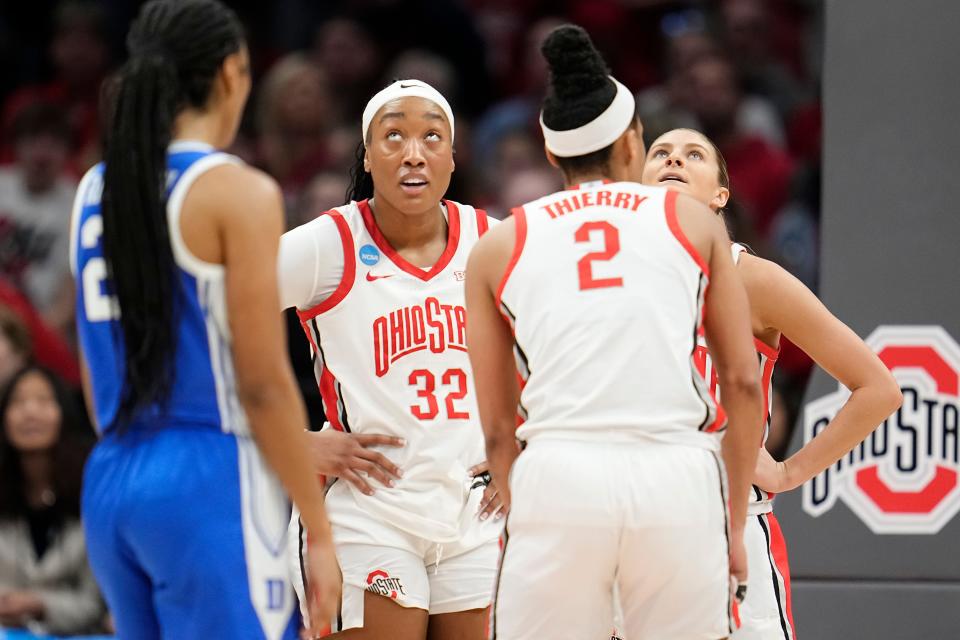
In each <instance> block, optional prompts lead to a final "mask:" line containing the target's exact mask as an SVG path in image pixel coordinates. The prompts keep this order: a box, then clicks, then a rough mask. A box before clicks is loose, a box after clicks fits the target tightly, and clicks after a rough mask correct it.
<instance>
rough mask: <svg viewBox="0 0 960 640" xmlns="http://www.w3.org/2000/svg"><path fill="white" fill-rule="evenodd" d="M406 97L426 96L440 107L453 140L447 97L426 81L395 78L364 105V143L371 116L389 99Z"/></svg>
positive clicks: (451, 111) (451, 114) (450, 110)
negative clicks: (394, 80) (395, 79)
mask: <svg viewBox="0 0 960 640" xmlns="http://www.w3.org/2000/svg"><path fill="white" fill-rule="evenodd" d="M407 97H414V98H426V99H427V100H429V101H430V102H433V103H434V104H436V105H437V106H438V107H440V109H441V110H442V111H443V113H444V115H446V116H447V121H448V122H449V123H450V140H451V142H452V141H453V110H452V109H451V108H450V103H449V102H447V99H446V98H444V97H443V95H442V94H441V93H440V92H439V91H437V90H436V89H434V88H433V87H431V86H430V85H428V84H427V83H426V82H422V81H420V80H397V81H396V82H394V83H393V84H391V85H390V86H389V87H387V88H386V89H383V90H381V91H380V92H379V93H377V94H376V95H375V96H373V97H372V98H370V102H368V103H367V106H366V107H364V109H363V124H362V132H363V141H364V143H366V141H367V131H368V130H369V129H370V121H371V120H373V116H375V115H377V111H380V108H381V107H382V106H383V105H385V104H387V103H388V102H390V101H391V100H396V99H397V98H407Z"/></svg>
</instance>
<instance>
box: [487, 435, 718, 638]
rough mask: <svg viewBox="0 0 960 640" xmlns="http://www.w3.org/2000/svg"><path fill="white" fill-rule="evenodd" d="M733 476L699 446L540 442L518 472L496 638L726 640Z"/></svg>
mask: <svg viewBox="0 0 960 640" xmlns="http://www.w3.org/2000/svg"><path fill="white" fill-rule="evenodd" d="M725 485H726V477H725V472H724V471H723V465H722V463H721V462H720V460H719V458H717V456H716V454H715V453H713V452H712V451H708V450H705V449H701V448H694V447H688V446H679V445H670V444H653V443H649V442H644V443H634V442H631V443H622V442H620V443H596V442H585V441H572V440H560V439H544V438H543V437H540V438H536V439H534V440H533V441H531V442H530V444H529V445H528V446H527V448H526V449H525V450H524V452H523V453H522V454H520V457H519V458H518V459H517V462H516V464H515V466H514V468H513V471H512V473H511V479H510V487H511V491H512V500H513V504H512V507H511V512H510V514H509V516H508V517H507V525H506V530H505V532H504V549H503V557H502V561H501V569H500V573H499V576H498V579H497V586H496V591H495V601H494V608H493V620H492V627H493V629H492V637H493V638H494V639H495V640H542V639H543V638H550V639H551V640H585V639H590V638H610V628H611V622H612V620H613V588H614V583H616V584H617V586H618V588H619V592H620V599H621V603H622V606H623V629H622V631H623V635H624V636H625V637H626V638H655V639H659V638H670V639H672V640H694V639H701V638H702V639H703V640H717V639H719V638H725V637H727V636H729V635H730V633H731V631H732V629H733V626H732V625H733V620H732V615H731V613H732V612H731V601H730V582H729V551H728V542H727V540H728V538H727V510H726V497H725V493H726V489H725Z"/></svg>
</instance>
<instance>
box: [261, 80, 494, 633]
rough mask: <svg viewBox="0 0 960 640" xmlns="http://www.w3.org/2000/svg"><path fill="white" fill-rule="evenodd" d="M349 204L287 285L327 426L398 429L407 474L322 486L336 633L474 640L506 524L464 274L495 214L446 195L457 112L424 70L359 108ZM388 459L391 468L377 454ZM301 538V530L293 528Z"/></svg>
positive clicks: (397, 461) (312, 242)
mask: <svg viewBox="0 0 960 640" xmlns="http://www.w3.org/2000/svg"><path fill="white" fill-rule="evenodd" d="M362 133H363V140H364V145H365V146H364V150H363V153H362V155H361V158H362V165H361V166H360V167H358V169H357V170H355V176H354V178H355V180H356V181H355V183H354V189H353V191H352V194H351V196H350V197H351V200H352V201H351V202H350V203H349V204H346V205H344V206H342V207H337V208H336V209H333V210H331V211H329V212H327V214H325V215H323V216H321V217H320V218H318V219H317V220H314V221H312V222H310V223H308V224H306V225H303V226H302V227H299V228H297V229H294V230H293V231H290V232H289V233H287V234H286V235H285V236H284V238H283V241H282V243H281V249H280V259H279V260H280V276H279V277H280V285H281V286H280V289H281V299H282V302H283V304H284V305H285V306H295V307H296V308H297V310H298V312H299V315H300V318H301V321H302V323H303V326H304V329H305V330H306V332H307V335H308V337H309V339H310V342H311V344H312V347H313V352H314V356H315V361H316V373H317V377H318V382H319V386H320V392H321V395H322V396H323V402H324V408H325V412H326V415H327V419H328V423H329V424H328V428H332V429H336V430H341V431H344V432H350V433H359V434H363V433H367V434H381V435H383V436H387V437H392V438H402V439H403V442H404V444H403V446H400V447H389V448H384V447H378V446H375V445H374V446H371V447H369V449H372V450H374V451H375V452H377V453H379V454H380V455H382V456H384V457H385V458H387V459H388V460H389V463H387V464H388V465H395V466H396V467H397V468H398V469H399V471H398V473H399V475H400V477H399V478H398V479H396V480H395V481H390V482H388V483H387V484H385V485H382V484H380V483H378V482H373V483H372V484H371V485H370V487H371V488H373V489H374V490H373V491H372V492H368V491H364V490H362V489H361V488H358V486H357V485H356V484H351V483H349V482H340V481H336V482H334V483H333V484H332V486H331V487H330V489H329V492H328V494H327V502H326V504H327V509H328V513H329V514H330V521H331V524H332V527H333V534H334V541H335V543H336V549H337V555H338V558H339V560H340V563H341V567H342V571H343V578H344V585H343V606H342V609H341V611H340V615H339V616H338V619H337V620H336V621H335V623H334V628H333V630H334V631H335V632H340V633H338V634H337V636H336V637H338V638H351V639H353V638H370V639H373V638H392V639H396V640H401V639H402V640H407V639H409V640H424V639H425V638H430V639H436V640H444V639H448V640H453V639H454V638H457V639H459V638H463V639H466V640H474V639H476V640H479V639H480V638H481V637H483V635H484V631H485V628H486V618H487V615H486V613H487V607H488V606H489V603H490V598H491V591H492V587H493V580H494V576H495V572H496V564H497V555H498V552H499V545H498V538H499V535H500V531H501V529H502V526H501V525H502V521H498V520H497V518H489V519H485V520H484V519H481V518H479V517H478V513H477V512H478V509H479V507H480V502H481V499H482V496H483V493H484V488H485V486H486V483H485V481H484V480H483V479H482V478H477V477H473V475H474V474H472V473H471V468H472V467H473V466H474V465H476V464H477V463H480V462H482V461H483V459H484V457H483V456H484V452H483V438H482V433H481V430H480V427H479V424H478V423H479V416H478V412H477V406H476V400H475V396H474V390H473V382H472V379H471V374H470V366H469V361H468V357H467V352H466V339H467V335H466V311H465V307H464V274H465V270H466V263H467V256H468V254H469V252H470V249H471V248H472V247H473V246H474V244H476V242H477V240H478V239H479V238H480V236H481V235H483V233H484V232H485V231H486V230H487V227H488V225H489V219H488V217H487V215H486V213H485V212H484V211H481V210H477V209H474V208H473V207H471V206H469V205H465V204H459V203H456V202H453V201H450V200H445V199H443V195H444V193H445V192H446V190H447V187H448V185H449V183H450V176H451V174H452V172H453V169H454V162H453V139H454V118H453V113H452V111H451V109H450V106H449V104H448V103H447V101H446V99H444V97H443V96H442V95H440V93H438V92H437V91H436V90H435V89H433V88H432V87H430V86H429V85H427V84H425V83H423V82H420V81H417V80H403V81H399V82H395V83H393V84H391V85H390V86H389V87H387V88H386V89H384V90H383V91H381V92H379V93H378V94H376V95H375V96H374V97H373V98H371V100H370V102H369V103H368V104H367V107H366V109H365V110H364V113H363V123H362ZM380 466H381V467H383V468H385V466H384V465H380ZM296 534H297V535H298V536H299V537H300V538H301V539H303V532H302V530H301V529H299V527H297V531H296Z"/></svg>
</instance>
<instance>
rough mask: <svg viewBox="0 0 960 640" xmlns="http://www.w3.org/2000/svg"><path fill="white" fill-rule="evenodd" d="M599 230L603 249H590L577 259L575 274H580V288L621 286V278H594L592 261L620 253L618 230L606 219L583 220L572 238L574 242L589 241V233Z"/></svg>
mask: <svg viewBox="0 0 960 640" xmlns="http://www.w3.org/2000/svg"><path fill="white" fill-rule="evenodd" d="M594 231H599V232H600V233H601V234H603V250H602V251H591V252H590V253H588V254H587V255H585V256H583V257H582V258H580V260H578V261H577V274H578V275H579V276H580V290H581V291H585V290H587V289H603V288H606V287H622V286H623V278H620V277H617V278H594V277H593V263H594V262H600V261H604V262H605V261H607V260H610V259H611V258H613V257H614V256H615V255H617V254H618V253H620V232H619V231H618V230H617V228H616V227H615V226H613V225H612V224H610V223H609V222H607V221H606V220H594V221H592V222H584V223H583V224H582V225H580V227H579V228H578V229H577V232H576V233H575V234H574V236H573V239H574V240H575V241H576V242H590V234H591V233H593V232H594Z"/></svg>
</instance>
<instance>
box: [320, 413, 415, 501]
mask: <svg viewBox="0 0 960 640" xmlns="http://www.w3.org/2000/svg"><path fill="white" fill-rule="evenodd" d="M308 435H309V437H310V442H311V457H312V458H313V464H314V468H315V469H316V471H317V473H319V474H322V475H325V476H335V477H337V478H343V479H344V480H346V481H347V482H349V483H350V484H352V485H353V486H355V487H356V488H357V489H359V490H360V491H362V492H363V493H365V494H367V495H371V494H372V493H373V491H374V489H373V487H372V486H371V485H370V483H369V482H367V479H368V478H374V479H376V480H377V481H378V482H379V483H380V484H382V485H383V486H386V487H392V486H393V484H394V482H395V481H396V480H397V479H399V478H400V476H402V475H403V472H402V471H401V470H400V468H399V467H398V466H397V465H395V464H393V462H391V461H390V459H389V458H387V457H386V456H385V455H383V454H382V453H380V452H378V451H374V450H373V449H369V448H368V447H372V446H376V445H384V446H388V447H402V446H404V445H405V444H406V442H405V441H404V439H403V438H396V437H394V436H386V435H381V434H377V433H356V434H355V433H344V432H342V431H337V430H335V429H324V430H323V431H315V432H311V433H310V434H308Z"/></svg>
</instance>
